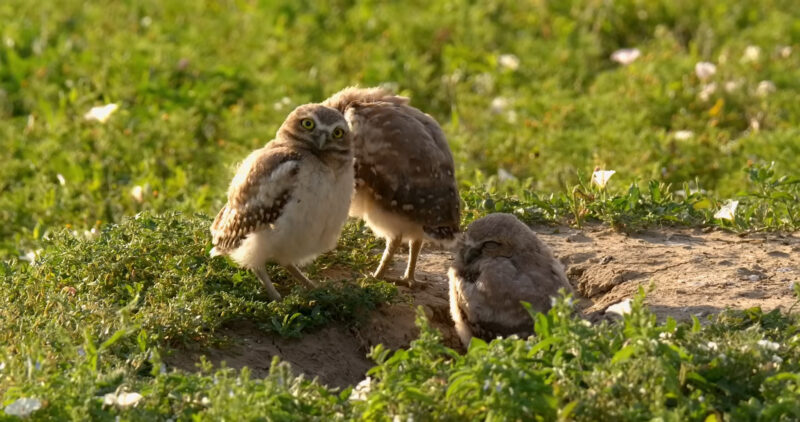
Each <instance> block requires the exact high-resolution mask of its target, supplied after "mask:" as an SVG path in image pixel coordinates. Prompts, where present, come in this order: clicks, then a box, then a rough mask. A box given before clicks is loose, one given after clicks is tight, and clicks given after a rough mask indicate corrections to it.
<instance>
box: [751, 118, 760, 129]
mask: <svg viewBox="0 0 800 422" xmlns="http://www.w3.org/2000/svg"><path fill="white" fill-rule="evenodd" d="M750 129H753V132H758V131H759V130H760V129H761V123H760V122H759V121H758V119H756V118H751V119H750Z"/></svg>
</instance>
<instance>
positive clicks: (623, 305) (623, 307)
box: [605, 299, 631, 316]
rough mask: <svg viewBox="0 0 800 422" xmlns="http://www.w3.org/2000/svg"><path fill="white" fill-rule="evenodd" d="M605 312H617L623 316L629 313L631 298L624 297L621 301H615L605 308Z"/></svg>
mask: <svg viewBox="0 0 800 422" xmlns="http://www.w3.org/2000/svg"><path fill="white" fill-rule="evenodd" d="M605 313H606V314H609V313H611V314H617V315H619V316H623V315H625V314H629V313H631V300H630V299H625V300H623V301H622V302H618V303H615V304H613V305H611V306H609V307H608V308H606V312H605Z"/></svg>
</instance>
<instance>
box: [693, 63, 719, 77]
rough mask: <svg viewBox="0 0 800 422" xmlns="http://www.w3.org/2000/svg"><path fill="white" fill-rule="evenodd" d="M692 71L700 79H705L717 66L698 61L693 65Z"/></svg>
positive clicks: (710, 75)
mask: <svg viewBox="0 0 800 422" xmlns="http://www.w3.org/2000/svg"><path fill="white" fill-rule="evenodd" d="M694 73H695V75H697V77H698V78H700V80H702V81H705V80H707V79H709V78H711V77H712V76H714V74H716V73H717V66H716V65H715V64H714V63H709V62H698V63H697V64H696V65H694Z"/></svg>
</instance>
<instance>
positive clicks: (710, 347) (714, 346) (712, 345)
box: [706, 341, 719, 350]
mask: <svg viewBox="0 0 800 422" xmlns="http://www.w3.org/2000/svg"><path fill="white" fill-rule="evenodd" d="M706 347H707V348H708V350H719V346H718V345H717V343H716V342H714V341H709V342H708V343H706Z"/></svg>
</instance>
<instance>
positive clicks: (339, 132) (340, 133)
mask: <svg viewBox="0 0 800 422" xmlns="http://www.w3.org/2000/svg"><path fill="white" fill-rule="evenodd" d="M342 136H344V131H343V130H342V128H340V127H337V128H336V129H334V130H333V137H334V138H336V139H339V138H341V137H342Z"/></svg>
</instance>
